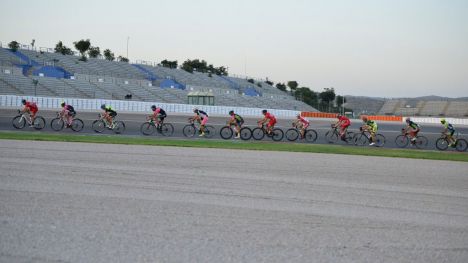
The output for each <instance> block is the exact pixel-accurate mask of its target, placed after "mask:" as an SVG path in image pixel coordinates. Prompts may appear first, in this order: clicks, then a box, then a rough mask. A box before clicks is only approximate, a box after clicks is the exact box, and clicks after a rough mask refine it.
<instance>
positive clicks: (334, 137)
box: [325, 124, 354, 144]
mask: <svg viewBox="0 0 468 263" xmlns="http://www.w3.org/2000/svg"><path fill="white" fill-rule="evenodd" d="M340 137H341V136H340V132H339V131H338V127H337V126H335V125H333V124H332V125H331V129H330V130H329V131H327V132H326V133H325V140H327V142H328V143H335V142H337V141H338V138H340ZM353 137H354V132H350V131H348V130H346V137H345V139H346V143H348V144H349V143H353Z"/></svg>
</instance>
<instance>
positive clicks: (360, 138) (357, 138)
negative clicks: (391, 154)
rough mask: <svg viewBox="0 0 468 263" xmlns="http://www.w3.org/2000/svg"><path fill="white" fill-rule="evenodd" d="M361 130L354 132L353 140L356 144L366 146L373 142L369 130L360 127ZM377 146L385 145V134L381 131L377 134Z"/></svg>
mask: <svg viewBox="0 0 468 263" xmlns="http://www.w3.org/2000/svg"><path fill="white" fill-rule="evenodd" d="M359 130H360V132H359V133H356V134H354V137H353V141H354V144H355V145H359V146H364V145H366V144H370V143H371V142H372V137H371V134H370V132H369V131H368V130H366V129H362V127H361V128H359ZM374 143H375V146H376V147H383V146H384V145H385V136H383V135H382V134H380V133H377V134H376V135H375V142H374Z"/></svg>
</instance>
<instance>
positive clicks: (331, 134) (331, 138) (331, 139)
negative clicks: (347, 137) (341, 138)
mask: <svg viewBox="0 0 468 263" xmlns="http://www.w3.org/2000/svg"><path fill="white" fill-rule="evenodd" d="M325 139H326V140H327V142H328V143H335V142H337V141H338V133H336V132H335V131H334V130H330V131H327V133H325Z"/></svg>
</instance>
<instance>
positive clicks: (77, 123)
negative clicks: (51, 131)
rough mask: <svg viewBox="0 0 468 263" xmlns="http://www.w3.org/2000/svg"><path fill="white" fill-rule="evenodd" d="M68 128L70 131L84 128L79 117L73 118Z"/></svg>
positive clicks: (78, 130)
mask: <svg viewBox="0 0 468 263" xmlns="http://www.w3.org/2000/svg"><path fill="white" fill-rule="evenodd" d="M70 128H71V129H72V131H75V132H80V131H81V130H83V128H84V123H83V121H82V120H81V119H73V120H72V123H71V127H70Z"/></svg>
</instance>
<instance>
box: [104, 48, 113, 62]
mask: <svg viewBox="0 0 468 263" xmlns="http://www.w3.org/2000/svg"><path fill="white" fill-rule="evenodd" d="M104 57H105V58H106V59H107V60H109V61H114V60H115V57H114V53H112V51H110V49H106V50H104Z"/></svg>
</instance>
